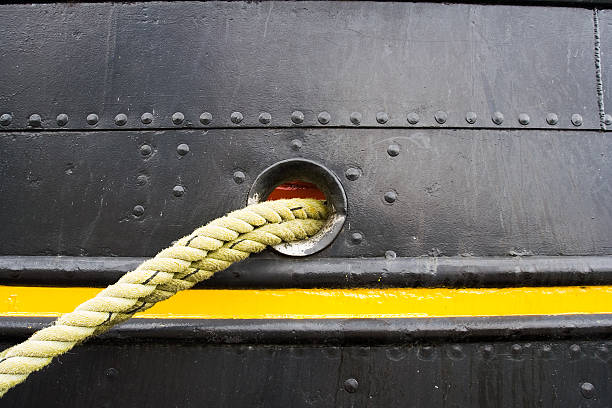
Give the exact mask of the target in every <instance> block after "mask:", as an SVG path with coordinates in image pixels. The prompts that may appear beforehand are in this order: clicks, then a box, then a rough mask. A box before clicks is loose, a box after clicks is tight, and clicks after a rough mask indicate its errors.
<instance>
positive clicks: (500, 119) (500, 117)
mask: <svg viewBox="0 0 612 408" xmlns="http://www.w3.org/2000/svg"><path fill="white" fill-rule="evenodd" d="M491 120H492V121H493V123H495V124H496V125H501V124H502V123H504V114H503V113H501V112H493V115H491Z"/></svg>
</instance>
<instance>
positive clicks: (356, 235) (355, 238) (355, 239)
mask: <svg viewBox="0 0 612 408" xmlns="http://www.w3.org/2000/svg"><path fill="white" fill-rule="evenodd" d="M362 241H363V234H362V233H361V232H353V233H352V234H351V242H352V243H353V244H361V242H362Z"/></svg>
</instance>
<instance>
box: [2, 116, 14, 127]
mask: <svg viewBox="0 0 612 408" xmlns="http://www.w3.org/2000/svg"><path fill="white" fill-rule="evenodd" d="M12 120H13V117H12V116H11V115H10V114H8V113H3V114H2V116H0V125H2V126H8V125H10V124H11V121H12Z"/></svg>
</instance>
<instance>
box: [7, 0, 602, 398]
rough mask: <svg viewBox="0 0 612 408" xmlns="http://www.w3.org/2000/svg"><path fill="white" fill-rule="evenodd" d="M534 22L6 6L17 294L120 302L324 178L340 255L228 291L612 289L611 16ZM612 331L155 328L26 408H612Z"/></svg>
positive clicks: (134, 335) (85, 354) (598, 326)
mask: <svg viewBox="0 0 612 408" xmlns="http://www.w3.org/2000/svg"><path fill="white" fill-rule="evenodd" d="M506 3H513V4H516V5H512V6H508V5H503V6H502V5H499V4H497V5H492V4H489V5H482V4H439V3H399V2H388V3H373V2H177V3H164V2H144V3H129V4H128V3H95V2H92V3H86V4H40V5H31V4H12V5H2V6H0V73H1V75H2V78H1V80H0V177H1V178H2V179H1V182H0V226H1V228H0V255H2V256H3V258H2V261H7V263H4V264H3V266H2V268H0V279H2V283H4V284H7V283H8V284H41V283H42V284H44V283H45V281H46V283H47V284H57V283H61V284H71V285H75V284H76V285H102V284H105V283H107V282H109V281H111V280H113V279H115V278H116V277H117V276H118V275H119V274H120V273H121V272H122V271H123V270H126V269H127V268H129V267H131V266H132V265H133V264H135V262H136V261H137V260H136V259H134V258H127V257H144V256H150V255H153V254H154V253H156V252H157V251H158V250H159V249H160V248H162V247H164V246H166V245H167V244H168V243H169V242H171V241H172V240H174V239H176V238H177V237H179V236H181V235H184V234H187V233H189V232H191V230H192V229H193V228H194V227H196V226H198V225H201V224H203V223H205V222H206V221H208V220H210V219H212V218H215V217H217V216H220V215H223V213H225V212H227V211H228V210H231V209H234V208H238V207H242V206H243V205H244V204H245V203H246V200H247V195H248V191H249V189H250V187H251V186H252V184H253V180H255V178H256V177H257V176H258V175H259V174H260V173H261V172H262V171H263V170H264V169H265V168H266V167H268V166H270V165H272V164H273V163H275V162H277V161H279V160H283V159H289V158H295V157H302V158H306V159H309V160H315V161H317V162H320V163H322V164H323V165H324V166H325V167H327V168H329V169H330V170H331V171H332V172H333V173H334V174H335V175H336V176H337V177H338V178H339V179H340V180H341V181H342V183H343V186H344V189H345V191H346V193H347V198H348V216H347V221H346V224H345V227H344V229H343V231H342V232H341V234H340V235H339V237H338V238H337V239H336V240H335V241H334V242H333V243H332V244H331V245H330V246H329V247H328V248H326V249H325V250H324V251H322V252H321V253H319V254H317V255H315V256H313V257H312V258H311V259H307V260H302V261H296V260H295V259H293V258H288V257H283V256H280V255H278V254H274V253H272V252H266V253H263V254H260V255H259V256H258V257H256V258H255V259H253V260H251V261H250V262H249V263H245V264H243V265H238V266H236V267H234V268H232V269H231V270H228V271H227V272H226V273H225V274H219V275H218V276H217V277H215V278H214V279H213V280H211V281H210V283H209V285H210V286H209V287H230V286H231V287H236V286H244V287H253V286H255V287H258V286H259V287H261V286H276V287H295V286H297V287H312V286H318V285H321V284H323V285H324V286H334V287H344V286H349V287H353V286H375V285H381V286H396V285H398V286H400V285H401V286H498V285H499V286H507V285H510V286H517V285H518V286H520V285H526V284H530V285H546V284H551V285H552V284H554V285H567V284H585V285H586V284H609V275H610V273H609V272H610V266H609V265H610V264H609V256H610V255H612V234H611V233H610V231H612V216H611V212H610V205H609V203H610V202H612V200H611V198H612V188H611V187H610V180H611V179H612V164H611V163H612V162H610V160H609V158H610V156H612V144H611V143H610V139H609V137H608V133H605V132H603V131H602V130H604V129H605V128H606V127H607V128H608V130H609V129H610V126H609V125H607V124H606V116H605V115H606V114H607V112H608V111H609V109H610V107H611V106H612V100H611V99H610V94H611V92H610V83H611V81H612V77H611V76H610V75H612V74H611V73H610V72H612V59H611V56H612V48H611V47H612V46H611V45H610V44H612V41H611V37H612V14H611V12H610V11H609V10H595V9H594V8H595V7H597V8H599V7H609V6H610V4H611V3H610V2H609V1H596V0H591V1H570V2H564V1H530V2H525V3H524V2H518V1H507V2H506ZM534 4H538V5H540V6H537V7H533V5H534ZM548 6H555V7H548ZM559 6H560V7H559ZM563 6H572V7H563ZM573 6H576V7H573ZM56 255H69V256H71V257H82V259H78V260H76V259H74V258H68V259H63V260H60V261H58V259H57V258H55V256H56ZM530 255H535V257H534V258H528V256H530ZM20 256H34V257H33V258H27V260H25V259H23V258H20ZM383 256H385V258H384V259H383ZM517 256H518V257H519V258H511V257H517ZM110 257H113V259H112V261H111V260H109V258H110ZM447 257H448V258H447ZM461 257H463V258H461ZM473 257H475V258H473ZM523 257H525V258H523ZM20 262H22V263H21V264H20ZM99 263H102V266H97V265H98V264H99ZM20 265H21V266H20ZM378 279H380V282H379V283H378V281H377V280H378ZM375 281H376V282H377V283H376V284H375V283H374V282H375ZM47 323H49V321H48V320H30V321H28V320H23V319H22V320H19V319H17V320H11V319H0V337H1V338H2V340H3V341H4V343H3V344H2V345H1V346H2V347H5V346H8V345H9V344H13V343H14V342H15V341H18V340H19V339H22V338H24V337H25V336H26V335H28V334H30V333H31V332H32V330H33V329H35V328H39V327H41V325H42V324H47ZM611 327H612V326H611V323H610V317H609V316H608V315H602V316H597V315H592V316H558V317H530V318H529V317H526V318H516V317H513V318H492V317H487V318H457V319H410V320H367V321H363V320H343V321H337V320H329V321H328V320H320V321H304V320H302V321H246V322H245V321H235V320H233V321H180V320H172V321H147V322H142V321H138V320H137V321H134V322H129V323H127V324H125V325H122V326H120V327H119V328H117V329H115V330H113V331H111V332H110V333H108V334H107V335H105V336H104V337H103V338H101V339H98V340H94V341H93V342H91V343H88V344H86V345H85V346H83V347H82V348H77V349H75V351H74V352H71V353H69V354H67V355H65V356H63V357H61V358H60V359H58V361H56V362H55V363H54V364H53V365H52V366H51V367H49V368H48V369H47V370H44V371H43V372H42V373H37V374H35V375H34V376H33V378H32V379H31V380H30V381H29V382H28V383H26V384H25V385H22V386H20V387H19V388H17V389H16V390H14V391H12V392H11V393H10V394H8V395H7V396H6V397H5V398H4V399H3V400H2V405H3V406H9V407H10V406H18V407H23V406H42V405H44V406H46V407H53V406H58V407H71V406H75V407H83V406H92V407H97V406H159V407H169V406H180V407H189V406H251V407H252V406H262V407H263V406H266V407H268V406H282V407H286V406H296V407H297V406H343V407H349V406H358V407H365V406H373V407H385V406H393V407H395V406H448V407H472V406H481V407H493V406H494V407H498V406H499V407H501V406H513V407H532V406H539V407H553V406H561V407H568V406H569V407H578V406H581V407H600V406H601V407H604V406H610V405H611V404H612V401H611V398H612V397H611V396H612V392H611V390H610V388H609V387H610V385H609V384H611V381H610V380H611V378H610V375H611V374H610V358H611V357H610V354H609V353H610V352H609V348H610V347H611V346H612V344H611V343H610V328H611ZM349 391H350V392H349Z"/></svg>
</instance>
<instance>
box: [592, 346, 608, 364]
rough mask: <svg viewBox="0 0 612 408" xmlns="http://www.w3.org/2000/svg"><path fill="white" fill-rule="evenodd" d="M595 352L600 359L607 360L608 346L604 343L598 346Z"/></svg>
mask: <svg viewBox="0 0 612 408" xmlns="http://www.w3.org/2000/svg"><path fill="white" fill-rule="evenodd" d="M595 354H597V356H598V357H599V358H601V359H602V360H608V354H609V350H608V346H606V345H605V344H602V345H600V346H598V347H597V350H596V351H595Z"/></svg>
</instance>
